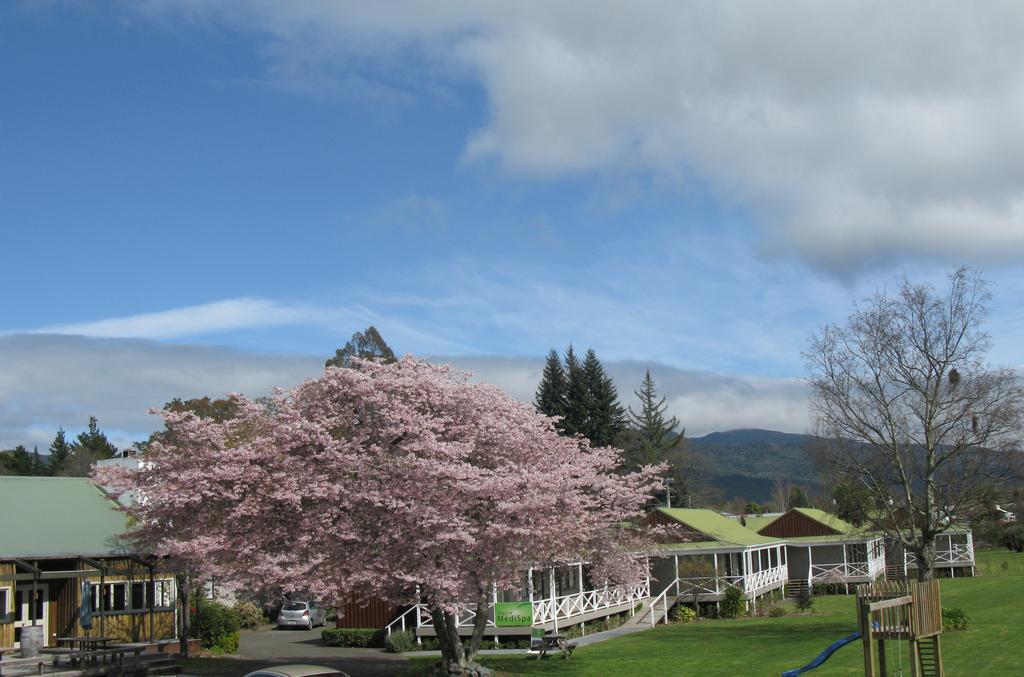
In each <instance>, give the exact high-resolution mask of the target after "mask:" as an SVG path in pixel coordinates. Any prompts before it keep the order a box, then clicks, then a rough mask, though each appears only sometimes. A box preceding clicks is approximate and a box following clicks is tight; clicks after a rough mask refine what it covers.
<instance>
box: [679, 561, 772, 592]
mask: <svg viewBox="0 0 1024 677" xmlns="http://www.w3.org/2000/svg"><path fill="white" fill-rule="evenodd" d="M785 582H786V567H785V566H778V567H772V568H770V569H764V570H763V571H757V572H755V573H752V574H748V575H746V576H704V577H698V578H678V579H676V580H675V581H674V582H673V583H671V584H670V585H669V587H672V586H673V585H674V586H676V588H677V593H676V594H677V595H678V596H682V597H686V596H692V595H698V596H700V595H724V594H725V592H726V591H727V590H728V589H729V588H738V589H739V590H740V592H742V593H744V594H746V595H758V594H760V593H761V592H764V591H766V590H771V589H773V588H777V587H779V586H781V585H782V584H783V583H785Z"/></svg>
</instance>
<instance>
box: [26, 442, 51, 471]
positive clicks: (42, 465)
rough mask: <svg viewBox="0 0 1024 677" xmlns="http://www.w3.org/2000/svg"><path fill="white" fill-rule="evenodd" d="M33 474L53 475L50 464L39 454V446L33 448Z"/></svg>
mask: <svg viewBox="0 0 1024 677" xmlns="http://www.w3.org/2000/svg"><path fill="white" fill-rule="evenodd" d="M31 474H32V475H36V476H40V477H41V476H45V475H51V474H52V473H51V472H50V464H49V462H47V461H44V460H43V457H42V456H40V455H39V447H33V448H32V472H31Z"/></svg>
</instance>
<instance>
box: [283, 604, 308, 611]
mask: <svg viewBox="0 0 1024 677" xmlns="http://www.w3.org/2000/svg"><path fill="white" fill-rule="evenodd" d="M284 610H285V611H305V610H306V603H305V602H288V603H287V604H285V605H284Z"/></svg>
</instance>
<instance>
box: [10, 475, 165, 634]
mask: <svg viewBox="0 0 1024 677" xmlns="http://www.w3.org/2000/svg"><path fill="white" fill-rule="evenodd" d="M117 507H118V505H117V503H115V502H114V501H113V500H112V499H111V498H110V497H109V496H107V495H106V494H105V493H104V492H103V491H102V490H100V489H98V488H97V487H96V486H94V485H93V484H92V483H91V482H89V480H87V479H84V478H78V477H0V512H2V514H3V515H4V518H5V519H4V527H3V529H0V649H10V648H12V647H14V648H18V647H20V646H21V641H22V639H23V638H26V637H32V641H33V643H36V644H39V645H41V646H54V645H56V644H57V638H59V637H75V636H83V635H90V634H92V635H96V636H102V637H110V638H113V639H116V640H118V641H121V642H152V641H158V640H163V639H168V638H171V637H173V636H174V633H175V591H174V579H173V576H172V575H171V574H168V573H165V572H161V571H160V569H159V567H158V566H157V563H156V562H155V560H154V559H153V558H151V557H147V556H143V555H139V554H137V553H132V552H130V551H128V550H127V549H126V547H125V545H124V543H123V542H122V541H121V539H120V535H121V534H122V533H123V532H124V531H125V530H126V528H127V522H126V516H125V514H124V513H123V512H120V511H119V510H118V509H117Z"/></svg>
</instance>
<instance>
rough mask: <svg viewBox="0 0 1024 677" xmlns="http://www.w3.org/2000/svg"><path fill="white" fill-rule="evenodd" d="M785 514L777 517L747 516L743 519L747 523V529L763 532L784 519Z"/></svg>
mask: <svg viewBox="0 0 1024 677" xmlns="http://www.w3.org/2000/svg"><path fill="white" fill-rule="evenodd" d="M783 514H784V513H781V512H780V513H779V514H777V515H746V516H745V517H744V518H743V519H744V520H746V522H747V528H748V529H750V530H752V531H761V529H764V528H765V527H766V526H768V525H769V524H771V523H772V522H774V521H775V520H777V519H779V518H780V517H782V515H783Z"/></svg>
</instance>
